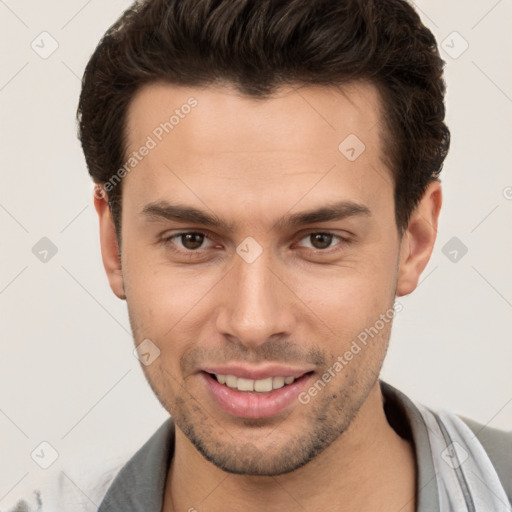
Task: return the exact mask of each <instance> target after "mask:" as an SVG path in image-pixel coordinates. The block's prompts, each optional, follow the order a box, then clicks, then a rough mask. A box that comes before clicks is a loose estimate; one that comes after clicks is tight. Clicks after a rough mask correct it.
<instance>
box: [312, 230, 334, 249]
mask: <svg viewBox="0 0 512 512" xmlns="http://www.w3.org/2000/svg"><path fill="white" fill-rule="evenodd" d="M309 238H310V240H311V245H312V246H313V247H314V248H315V249H328V248H329V247H330V245H331V243H332V239H333V235H331V234H330V233H311V234H310V235H309Z"/></svg>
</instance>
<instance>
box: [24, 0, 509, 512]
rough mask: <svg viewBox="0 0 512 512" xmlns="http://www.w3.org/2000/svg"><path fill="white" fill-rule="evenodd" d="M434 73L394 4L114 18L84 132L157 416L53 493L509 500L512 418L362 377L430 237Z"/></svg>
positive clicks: (475, 507)
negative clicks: (440, 405) (104, 463)
mask: <svg viewBox="0 0 512 512" xmlns="http://www.w3.org/2000/svg"><path fill="white" fill-rule="evenodd" d="M442 69H443V61H442V60H441V59H440V56H439V53H438V50H437V46H436V43H435V39H434V37H433V35H432V34H431V33H430V32H429V31H428V29H426V28H425V27H424V26H423V25H422V23H421V22H420V19H419V17H418V16H417V14H416V13H415V11H414V10H413V9H412V8H411V7H410V6H409V5H408V4H407V3H406V2H405V1H402V0H385V1H384V0H379V1H362V0H357V1H356V0H339V1H337V2H333V1H327V0H288V1H284V0H283V1H276V0H266V1H259V2H257V1H249V0H246V1H242V0H241V1H234V0H219V1H217V2H211V1H207V0H182V1H173V0H147V1H144V2H139V3H137V4H134V5H133V6H132V8H131V9H129V10H128V11H126V12H125V13H124V14H123V16H122V17H121V18H120V20H119V21H118V22H117V23H116V24H115V25H114V26H113V27H111V29H110V30H109V31H108V32H107V34H106V35H105V37H104V39H103V40H102V41H101V43H100V45H99V46H98V48H97V49H96V51H95V53H94V55H93V56H92V58H91V60H90V62H89V64H88V66H87V69H86V71H85V76H84V81H83V89H82V94H81V97H80V105H79V110H78V115H79V124H80V138H81V141H82V145H83V149H84V153H85V157H86V161H87V165H88V168H89V172H90V174H91V176H92V178H93V180H94V181H95V183H96V184H97V190H96V193H95V198H94V203H95V207H96V211H97V213H98V216H99V225H100V237H101V248H102V256H103V263H104V266H105V269H106V272H107V276H108V279H109V282H110V286H111V288H112V290H113V292H114V293H115V294H116V295H117V296H118V297H119V298H121V299H123V300H126V302H127V306H128V311H129V317H130V322H131V327H132V330H133V334H134V340H135V345H136V346H137V350H138V353H139V355H140V358H141V362H142V363H143V364H142V368H143V370H144V372H145V375H146V377H147V379H148V382H149V384H150V385H151V387H152V389H153V391H154V392H155V394H156V396H157V397H158V399H159V400H160V402H161V403H162V405H163V406H164V407H165V409H166V410H167V411H168V412H169V414H170V416H171V418H170V419H169V420H168V421H167V422H166V423H165V424H164V425H162V427H161V428H160V429H159V430H158V431H157V432H156V434H155V435H154V436H153V437H152V438H151V439H150V440H149V441H148V442H147V444H145V445H144V446H143V447H142V448H141V449H140V451H139V452H137V454H136V455H135V456H134V457H133V458H132V459H131V460H129V461H128V462H126V464H124V465H122V467H119V468H117V469H116V470H115V471H113V472H111V473H109V474H108V476H105V477H104V478H103V480H101V481H100V480H98V482H97V489H98V488H99V489H100V491H99V492H97V493H96V495H95V498H94V499H90V496H92V495H91V494H88V493H87V492H86V491H84V490H83V489H82V490H81V494H86V495H87V496H89V499H90V503H88V502H87V500H85V499H84V498H83V497H80V493H78V492H76V496H77V498H76V499H77V501H73V500H74V499H75V498H72V497H71V495H67V498H66V499H64V498H61V501H60V502H59V503H60V507H61V509H63V508H64V507H68V508H69V510H78V509H79V507H82V508H80V510H85V509H91V510H93V509H95V508H94V507H95V506H96V505H99V507H98V510H99V511H101V512H106V511H111V512H113V511H132V510H133V511H150V510H154V511H164V512H173V511H187V510H188V511H194V510H197V511H212V512H214V511H238V510H244V511H250V512H252V511H260V510H266V511H278V510H279V511H281V510H308V511H317V510H322V511H339V510H343V511H347V512H348V511H359V510H379V511H399V510H400V511H402V512H411V511H416V510H418V511H437V510H440V511H443V512H444V511H466V510H467V511H502V510H503V511H505V510H510V501H511V500H512V484H511V482H512V457H511V454H510V446H511V442H512V435H511V434H509V433H505V432H500V431H497V430H494V429H490V428H486V427H485V426H484V425H480V424H478V423H475V422H473V421H471V420H467V419H464V420H462V419H460V418H458V417H457V416H455V415H453V414H451V413H448V412H441V411H433V410H430V409H428V408H426V407H424V406H422V405H420V404H416V403H415V402H413V401H411V400H410V399H409V398H407V397H406V396H405V395H404V394H402V393H401V392H400V391H398V390H396V389H394V388H393V387H391V386H390V385H388V384H386V383H385V382H382V381H381V380H379V372H380V369H381V366H382V363H383V360H384V357H385V354H386V350H387V347H388V342H389V337H390V333H391V325H392V319H393V317H394V314H395V312H397V311H399V309H400V308H401V305H400V303H399V302H395V300H396V298H397V297H401V296H404V295H407V294H409V293H411V292H412V291H414V289H415V288H416V286H417V283H418V279H419V277H420V274H421V273H422V271H423V269H424V268H425V266H426V265H427V263H428V260H429V258H430V255H431V253H432V249H433V245H434V242H435V237H436V228H437V223H438V217H439V212H440V208H441V202H442V194H441V186H440V181H439V179H438V176H439V173H440V171H441V168H442V163H443V160H444V158H445V156H446V153H447V151H448V147H449V131H448V129H447V127H446V126H445V124H444V113H445V110H444V104H443V101H444V93H445V85H444V82H443V78H442ZM49 499H50V498H48V500H49ZM39 500H40V502H41V503H42V506H43V509H44V505H45V494H44V492H43V493H40V495H39ZM66 500H67V501H66ZM79 502H80V503H81V504H80V503H79ZM91 503H92V504H93V505H94V507H93V505H91ZM21 506H22V505H20V507H21ZM19 510H22V508H19ZM23 510H29V508H25V509H23Z"/></svg>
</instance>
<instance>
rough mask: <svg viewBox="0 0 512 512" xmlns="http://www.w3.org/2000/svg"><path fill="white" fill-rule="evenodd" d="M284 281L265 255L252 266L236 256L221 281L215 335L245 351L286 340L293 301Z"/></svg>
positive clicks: (292, 324) (291, 326)
mask: <svg viewBox="0 0 512 512" xmlns="http://www.w3.org/2000/svg"><path fill="white" fill-rule="evenodd" d="M283 281H284V280H283V278H282V277H281V276H279V271H278V270H277V268H273V266H272V262H271V258H270V256H269V255H267V251H263V253H262V254H261V255H260V256H259V257H258V258H257V259H256V260H255V261H253V262H252V263H248V262H247V261H244V259H242V258H241V257H239V256H238V255H236V256H235V262H234V268H233V269H232V270H231V272H229V274H228V276H226V279H224V280H223V294H222V299H223V300H222V303H221V306H220V308H219V309H218V310H217V311H218V314H217V319H216V327H217V329H218V332H220V333H221V334H223V335H224V336H226V337H228V338H230V339H231V340H233V339H234V340H236V341H237V342H238V343H240V344H242V345H245V346H246V347H247V348H250V347H255V346H258V345H261V344H263V343H265V342H266V341H269V340H270V339H271V338H272V337H273V336H274V337H285V338H287V337H289V336H290V334H291V333H292V332H293V330H294V327H295V324H296V317H295V315H294V313H293V304H294V303H296V297H295V296H294V294H293V291H292V290H290V289H289V288H288V287H287V285H286V283H285V282H283Z"/></svg>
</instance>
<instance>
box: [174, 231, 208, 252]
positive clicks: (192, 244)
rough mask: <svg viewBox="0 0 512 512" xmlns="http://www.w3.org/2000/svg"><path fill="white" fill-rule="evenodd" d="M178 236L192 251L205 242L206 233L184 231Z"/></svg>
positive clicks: (186, 247) (185, 246) (184, 245)
mask: <svg viewBox="0 0 512 512" xmlns="http://www.w3.org/2000/svg"><path fill="white" fill-rule="evenodd" d="M178 237H179V239H180V240H181V243H182V245H183V247H184V248H185V249H188V250H191V251H193V250H194V249H199V248H200V247H201V245H202V244H203V242H204V235H203V234H202V233H182V234H180V235H178Z"/></svg>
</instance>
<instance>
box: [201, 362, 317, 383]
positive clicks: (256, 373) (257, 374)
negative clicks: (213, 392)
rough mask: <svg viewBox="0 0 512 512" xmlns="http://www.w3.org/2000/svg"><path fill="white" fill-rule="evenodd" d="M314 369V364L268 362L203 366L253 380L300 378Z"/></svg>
mask: <svg viewBox="0 0 512 512" xmlns="http://www.w3.org/2000/svg"><path fill="white" fill-rule="evenodd" d="M313 369H314V368H313V366H301V367H293V366H284V365H281V364H266V365H261V366H249V365H240V364H237V365H234V364H226V365H220V366H218V365H216V366H205V367H203V368H202V370H203V371H205V372H207V373H215V374H217V375H234V376H235V377H237V378H241V379H252V380H261V379H268V378H270V377H294V378H296V379H298V378H299V377H302V376H303V375H304V374H305V373H308V372H311V371H313Z"/></svg>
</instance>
